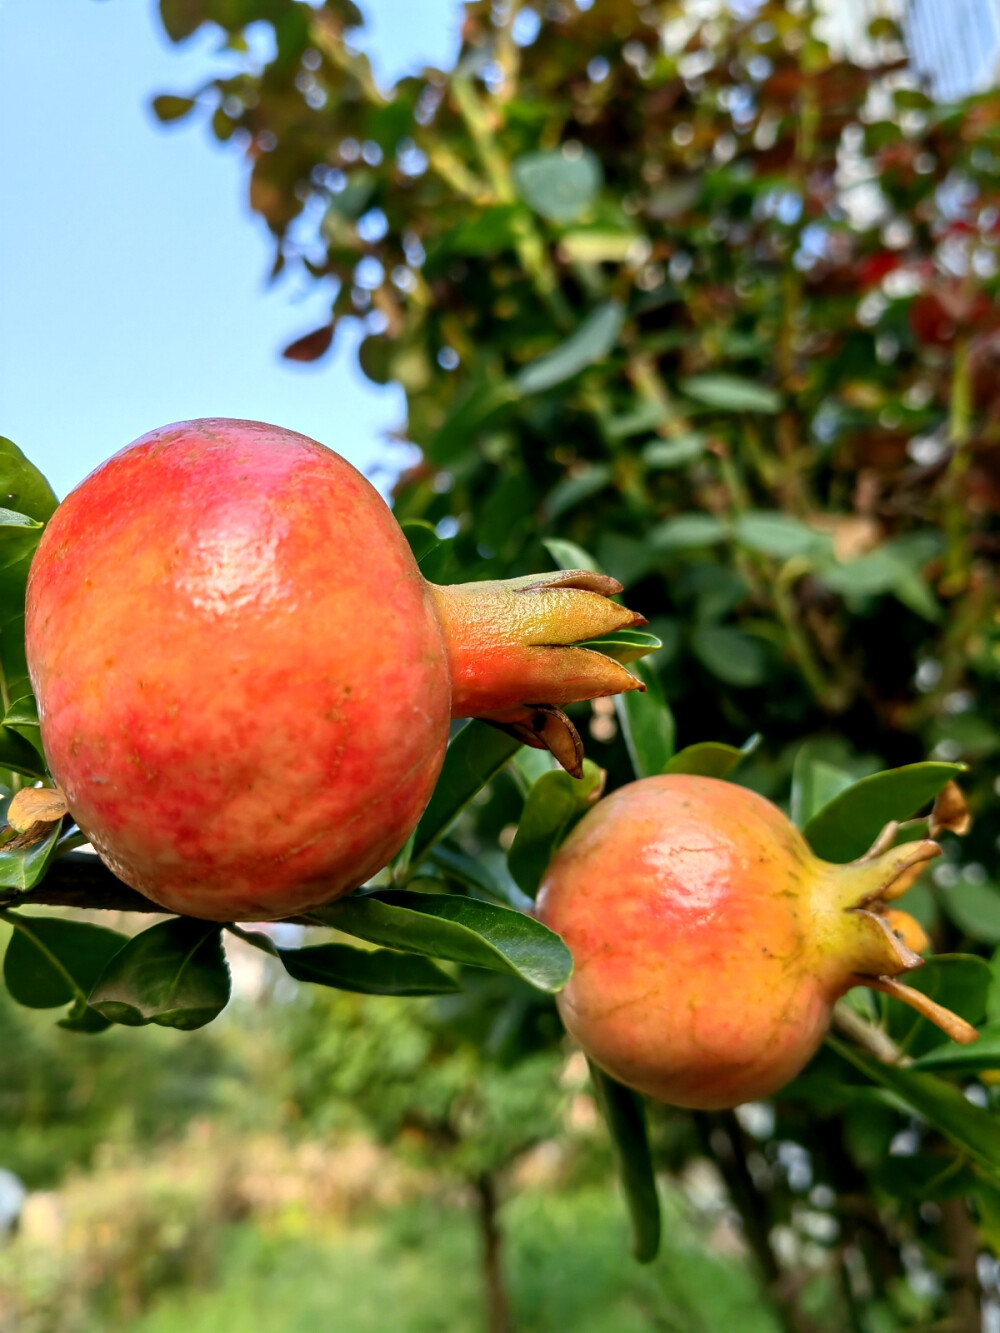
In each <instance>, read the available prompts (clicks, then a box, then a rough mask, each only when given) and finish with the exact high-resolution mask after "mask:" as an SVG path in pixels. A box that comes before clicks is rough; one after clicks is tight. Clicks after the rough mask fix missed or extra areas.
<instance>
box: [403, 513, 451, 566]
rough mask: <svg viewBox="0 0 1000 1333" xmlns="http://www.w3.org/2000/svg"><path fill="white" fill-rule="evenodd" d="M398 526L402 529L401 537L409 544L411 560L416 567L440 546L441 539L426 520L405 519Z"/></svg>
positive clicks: (432, 525)
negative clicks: (415, 563) (414, 561)
mask: <svg viewBox="0 0 1000 1333" xmlns="http://www.w3.org/2000/svg"><path fill="white" fill-rule="evenodd" d="M399 526H400V527H401V528H402V529H403V536H404V537H405V538H406V540H407V541H408V542H409V544H410V550H411V551H412V552H413V558H414V560H416V562H417V564H418V565H419V564H420V563H421V561H422V560H423V559H424V558H425V557H426V556H428V555H430V553H431V552H432V551H434V550H436V549H437V548H438V547H439V546H440V545H441V538H440V537H439V536H438V535H437V531H436V529H435V527H434V524H433V523H428V522H427V521H426V519H422V518H407V519H404V520H403V522H402V523H400V525H399Z"/></svg>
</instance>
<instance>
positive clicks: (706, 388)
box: [678, 375, 781, 415]
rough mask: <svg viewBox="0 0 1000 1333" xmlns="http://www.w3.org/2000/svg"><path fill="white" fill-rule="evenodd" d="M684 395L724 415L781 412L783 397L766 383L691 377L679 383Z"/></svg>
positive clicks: (738, 378) (735, 377) (734, 377)
mask: <svg viewBox="0 0 1000 1333" xmlns="http://www.w3.org/2000/svg"><path fill="white" fill-rule="evenodd" d="M678 387H679V388H680V391H681V393H684V394H686V395H687V396H688V398H693V399H694V400H695V402H698V403H704V404H705V405H706V406H707V407H717V408H721V409H722V411H724V412H766V413H769V414H772V415H773V414H774V413H775V412H780V411H781V394H780V393H777V392H776V391H775V390H774V389H769V388H768V387H767V386H766V385H764V384H756V383H755V382H754V381H753V380H747V379H743V378H742V376H740V375H689V376H688V377H687V379H682V380H681V381H680V383H679V386H678Z"/></svg>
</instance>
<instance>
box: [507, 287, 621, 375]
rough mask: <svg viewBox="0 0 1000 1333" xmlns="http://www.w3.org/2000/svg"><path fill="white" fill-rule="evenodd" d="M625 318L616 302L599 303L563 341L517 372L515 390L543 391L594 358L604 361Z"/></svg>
mask: <svg viewBox="0 0 1000 1333" xmlns="http://www.w3.org/2000/svg"><path fill="white" fill-rule="evenodd" d="M624 318H625V312H624V309H623V308H622V306H620V305H619V304H618V302H617V301H607V302H606V303H605V304H604V305H601V306H598V307H597V309H596V310H594V311H592V312H591V314H589V315H588V316H587V318H586V319H585V320H584V321H583V323H582V324H581V325H580V327H579V328H578V329H577V330H576V332H575V333H573V334H571V335H570V337H569V338H567V339H566V341H565V342H564V343H561V344H560V346H558V347H557V348H556V349H555V350H554V351H552V352H548V353H546V355H545V356H542V357H539V359H538V360H537V361H532V362H531V364H530V365H527V366H525V367H524V369H523V370H522V371H520V373H519V374H518V376H517V378H516V380H515V384H516V387H517V390H518V392H519V393H522V394H531V393H544V392H545V391H546V390H547V389H552V388H555V386H556V385H557V384H562V383H564V382H565V381H566V380H569V379H572V378H573V376H574V375H579V373H580V371H581V370H586V368H587V367H588V366H592V365H593V364H594V363H595V362H596V361H603V360H604V358H605V357H606V356H608V355H609V354H610V353H611V351H612V350H613V349H614V346H615V344H616V343H617V342H618V335H619V333H620V332H621V327H622V323H623V321H624Z"/></svg>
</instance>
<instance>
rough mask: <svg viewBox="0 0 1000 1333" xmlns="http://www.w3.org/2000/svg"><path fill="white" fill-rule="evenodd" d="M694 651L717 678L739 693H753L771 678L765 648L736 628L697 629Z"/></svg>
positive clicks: (759, 642)
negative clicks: (768, 674) (733, 687)
mask: <svg viewBox="0 0 1000 1333" xmlns="http://www.w3.org/2000/svg"><path fill="white" fill-rule="evenodd" d="M691 648H692V651H693V652H694V655H695V657H697V659H698V661H699V662H700V663H701V664H702V666H703V667H705V668H706V669H707V670H709V671H710V672H711V673H712V675H713V676H715V677H717V678H718V679H719V680H721V681H724V682H725V683H726V684H727V685H733V686H735V687H736V688H737V689H743V690H748V689H753V688H754V686H756V685H761V684H762V683H763V682H764V680H765V678H766V676H767V654H766V652H765V650H764V645H763V644H762V643H761V641H760V639H757V638H754V636H753V635H752V634H747V633H746V632H745V631H744V630H741V629H738V628H737V627H736V626H735V625H711V624H709V625H696V626H695V627H694V629H693V630H692V632H691Z"/></svg>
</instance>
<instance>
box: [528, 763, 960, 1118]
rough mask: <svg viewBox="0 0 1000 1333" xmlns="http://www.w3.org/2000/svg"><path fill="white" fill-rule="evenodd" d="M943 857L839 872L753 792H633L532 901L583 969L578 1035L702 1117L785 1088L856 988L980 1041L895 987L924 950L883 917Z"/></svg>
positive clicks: (683, 788)
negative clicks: (886, 996)
mask: <svg viewBox="0 0 1000 1333" xmlns="http://www.w3.org/2000/svg"><path fill="white" fill-rule="evenodd" d="M939 851H940V849H939V847H938V846H937V844H936V843H934V842H930V841H922V842H909V843H904V844H902V845H901V846H899V847H893V848H891V849H890V850H888V851H884V852H881V853H876V854H873V855H870V856H869V857H866V858H864V859H862V860H860V861H855V862H852V863H851V864H850V865H831V864H829V863H828V862H825V861H820V860H819V859H818V858H817V857H816V856H814V855H813V853H812V852H811V851H810V849H809V846H808V844H807V843H806V841H805V839H804V838H803V837H802V835H801V834H800V833H799V831H798V830H797V829H796V828H795V826H794V825H793V824H792V823H791V822H790V821H789V820H788V819H787V818H786V817H785V815H784V814H782V812H781V811H780V810H779V809H778V808H777V806H775V805H772V804H771V802H770V801H767V800H765V799H764V798H763V797H762V796H758V795H757V794H756V793H755V792H752V791H748V790H747V789H746V788H744V787H738V786H735V785H734V784H732V783H729V782H722V781H720V780H718V779H717V778H705V777H689V776H681V775H667V776H661V777H652V778H646V779H644V780H643V781H641V782H634V783H632V784H631V785H629V786H627V787H623V788H621V789H620V790H618V791H616V792H614V793H613V794H612V795H611V796H609V797H608V798H607V799H606V800H603V801H601V802H600V803H599V804H598V805H597V806H595V807H594V809H593V810H591V811H590V812H589V813H588V814H587V815H586V816H585V818H584V819H583V820H582V821H581V822H580V823H579V824H578V825H577V827H576V828H575V829H574V830H573V832H572V833H571V835H570V836H569V838H567V840H566V842H565V843H564V844H563V846H562V847H561V848H560V850H559V852H558V853H557V855H556V856H555V858H554V859H553V861H552V864H551V865H550V867H549V869H548V872H547V874H546V876H545V879H544V881H543V883H542V888H541V891H540V894H539V898H538V915H539V916H540V918H541V920H542V921H544V922H545V923H546V925H548V926H550V927H551V928H552V929H553V930H555V931H558V933H559V934H560V935H562V937H563V939H564V940H565V941H566V943H567V945H568V946H569V948H570V950H571V952H572V954H573V958H574V962H575V970H574V973H573V976H572V977H571V979H570V981H569V984H568V985H567V986H566V989H565V990H564V991H563V992H562V994H561V995H560V996H559V997H558V1003H559V1009H560V1012H561V1014H562V1018H563V1021H564V1023H565V1025H566V1028H567V1029H568V1031H569V1032H570V1034H571V1035H572V1036H573V1037H575V1038H576V1040H577V1041H578V1042H579V1043H580V1045H581V1046H582V1047H583V1049H584V1051H586V1053H587V1054H588V1055H589V1056H590V1057H591V1059H593V1060H594V1062H595V1063H596V1064H597V1065H599V1066H600V1067H601V1068H602V1069H604V1070H605V1071H606V1072H607V1073H609V1074H611V1075H612V1077H614V1078H616V1079H618V1080H619V1081H620V1082H622V1083H625V1084H627V1085H628V1086H629V1087H631V1088H635V1089H636V1090H638V1091H639V1092H644V1093H646V1094H647V1095H648V1096H650V1097H653V1098H655V1099H657V1100H660V1101H665V1102H671V1103H673V1104H674V1105H677V1106H687V1107H694V1108H699V1109H704V1110H711V1109H718V1108H722V1107H731V1106H737V1105H739V1104H740V1103H741V1102H745V1101H752V1100H755V1099H757V1098H761V1097H767V1096H770V1095H771V1094H772V1093H773V1092H775V1091H777V1089H778V1088H780V1087H782V1086H783V1084H785V1083H787V1082H788V1081H789V1079H791V1078H793V1077H794V1076H795V1075H796V1074H797V1073H798V1072H799V1071H800V1070H801V1069H802V1068H803V1067H804V1065H805V1064H806V1063H807V1061H808V1060H809V1059H810V1058H811V1056H812V1055H813V1053H814V1052H815V1050H816V1048H817V1047H818V1046H819V1044H820V1042H821V1041H822V1039H823V1036H824V1034H825V1032H826V1029H827V1026H828V1023H829V1020H830V1013H831V1009H832V1007H833V1004H834V1002H835V1001H836V1000H837V999H838V998H839V997H840V996H842V995H843V994H844V992H845V991H847V990H849V989H850V988H851V987H852V986H856V985H859V984H861V985H868V986H872V987H874V988H875V989H877V990H882V991H887V992H889V993H890V994H893V995H896V996H898V997H899V998H900V999H903V1000H906V1001H907V1002H909V1003H911V1004H913V1006H914V1007H915V1008H917V1009H918V1010H919V1011H920V1012H921V1013H923V1014H924V1015H925V1016H926V1017H928V1018H930V1019H931V1020H932V1021H934V1022H937V1023H938V1024H939V1025H940V1026H943V1027H944V1029H945V1030H946V1031H947V1032H948V1033H949V1035H950V1036H953V1037H956V1038H957V1039H958V1040H960V1041H963V1040H964V1041H970V1040H973V1039H974V1038H975V1035H976V1033H975V1029H974V1028H971V1027H969V1025H968V1024H966V1023H964V1022H963V1021H962V1020H961V1019H959V1018H957V1017H956V1016H955V1015H954V1014H951V1013H949V1012H948V1011H947V1010H944V1009H942V1008H941V1007H940V1006H939V1005H936V1004H934V1003H933V1001H931V1000H928V999H927V998H926V997H925V996H924V995H921V994H920V993H919V992H917V991H915V990H913V989H912V988H911V987H908V986H903V985H901V984H900V983H899V982H898V981H896V980H895V977H896V976H897V975H898V974H899V973H901V972H904V971H907V970H908V969H910V968H913V967H917V966H918V965H919V964H920V963H922V962H923V959H922V958H921V957H920V954H919V953H917V952H916V949H918V948H920V947H926V943H927V941H926V939H925V938H924V937H923V932H922V931H921V929H920V927H919V926H918V925H917V923H916V922H915V921H914V920H913V919H912V918H911V917H909V916H907V915H906V914H905V913H903V912H898V911H893V910H891V909H888V908H887V907H886V904H887V903H888V902H890V901H891V900H893V899H895V898H897V897H898V896H899V895H900V894H901V893H903V892H905V890H906V889H907V888H909V886H910V885H911V884H912V883H913V881H914V880H915V879H916V877H917V876H918V875H919V873H920V871H921V870H922V869H923V867H924V864H925V863H926V862H927V861H928V860H930V859H931V858H932V857H934V856H937V855H938V853H939Z"/></svg>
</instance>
